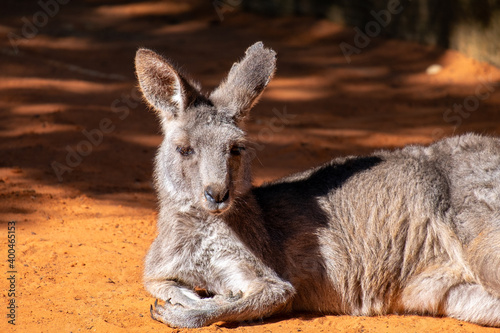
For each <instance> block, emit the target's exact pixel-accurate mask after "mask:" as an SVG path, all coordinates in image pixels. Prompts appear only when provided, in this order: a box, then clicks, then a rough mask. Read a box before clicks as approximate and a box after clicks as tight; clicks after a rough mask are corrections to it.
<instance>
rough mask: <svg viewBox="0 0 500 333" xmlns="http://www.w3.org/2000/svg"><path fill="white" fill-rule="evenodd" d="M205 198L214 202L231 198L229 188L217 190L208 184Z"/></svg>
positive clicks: (221, 201)
mask: <svg viewBox="0 0 500 333" xmlns="http://www.w3.org/2000/svg"><path fill="white" fill-rule="evenodd" d="M205 198H206V199H207V200H208V201H210V202H212V203H218V204H219V203H223V202H224V201H226V200H227V199H229V191H228V190H227V189H224V190H222V191H217V190H215V189H214V188H213V187H212V186H207V187H206V188H205Z"/></svg>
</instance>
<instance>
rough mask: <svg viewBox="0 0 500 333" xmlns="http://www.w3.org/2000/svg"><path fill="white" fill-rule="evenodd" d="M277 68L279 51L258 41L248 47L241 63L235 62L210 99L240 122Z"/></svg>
mask: <svg viewBox="0 0 500 333" xmlns="http://www.w3.org/2000/svg"><path fill="white" fill-rule="evenodd" d="M275 69H276V52H274V51H273V50H271V49H267V48H264V45H263V44H262V42H257V43H255V44H253V45H252V46H250V47H249V48H248V49H247V50H246V52H245V57H244V58H243V59H242V60H241V61H240V62H237V63H234V65H233V67H232V68H231V70H230V71H229V74H228V76H227V78H226V80H224V81H223V82H222V83H221V84H220V85H219V86H218V87H217V88H216V89H215V90H214V91H213V92H212V94H211V95H210V100H211V101H212V102H213V103H214V104H215V105H216V106H218V107H222V108H223V109H224V110H226V111H225V112H229V116H231V117H233V118H234V119H235V120H236V121H237V122H239V121H241V120H242V119H243V118H244V117H245V116H246V115H247V114H248V112H249V111H250V109H251V108H252V107H253V106H254V105H255V103H257V101H258V100H259V97H260V96H261V94H262V92H263V91H264V89H265V88H266V86H267V84H268V83H269V81H271V78H272V77H273V75H274V71H275Z"/></svg>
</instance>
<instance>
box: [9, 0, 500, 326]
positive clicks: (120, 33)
mask: <svg viewBox="0 0 500 333" xmlns="http://www.w3.org/2000/svg"><path fill="white" fill-rule="evenodd" d="M224 3H226V4H227V3H233V4H235V2H231V1H229V2H224ZM217 5H221V3H219V2H212V1H210V2H206V1H203V2H202V1H199V0H190V1H107V0H92V1H83V2H82V1H69V2H67V4H65V5H64V6H62V5H61V6H60V8H59V10H58V12H57V13H56V14H54V15H53V16H50V15H47V17H48V20H47V22H46V24H44V25H43V26H42V25H41V24H40V27H35V28H36V31H31V34H30V35H29V36H24V35H23V29H24V33H25V35H26V31H29V28H27V27H26V26H25V24H26V21H28V22H33V17H34V15H35V14H37V13H38V12H40V11H41V7H40V6H39V4H38V2H36V1H34V2H29V1H8V2H7V3H5V4H4V6H3V8H2V13H1V14H0V15H3V16H2V18H3V19H4V20H3V21H2V24H1V25H0V37H2V38H0V77H1V79H0V199H1V200H0V202H1V203H0V206H1V207H0V221H12V220H15V221H18V225H19V231H18V232H19V234H18V237H19V252H18V253H19V272H20V273H19V274H20V276H22V279H23V280H22V285H21V284H20V286H21V291H22V299H21V300H22V303H21V302H20V305H19V311H20V312H19V313H20V315H19V323H20V326H19V327H20V329H21V331H26V332H31V331H33V332H35V331H39V330H40V327H43V328H44V329H45V330H47V331H51V332H52V331H53V332H58V331H61V329H62V330H63V331H64V330H65V329H66V331H71V330H73V331H76V330H77V329H81V330H96V331H99V332H108V331H116V330H120V331H125V330H126V331H127V332H128V331H130V332H152V331H157V330H161V329H166V328H165V327H164V326H163V325H162V324H160V323H157V322H155V321H153V320H151V319H150V317H149V316H150V315H149V305H150V303H151V302H154V300H151V299H150V297H149V295H148V294H147V293H146V292H145V291H144V289H143V287H142V284H141V280H142V265H143V264H142V260H143V256H144V253H145V251H146V250H147V247H148V246H149V244H150V243H151V241H152V239H153V238H154V236H155V233H156V229H155V223H156V207H157V199H156V195H155V192H154V189H153V185H152V168H153V159H154V157H155V154H156V150H157V147H158V145H159V144H160V143H161V140H162V134H161V130H160V125H159V122H158V119H157V116H156V114H155V113H154V112H153V111H151V110H150V109H149V108H148V107H147V106H146V105H145V103H144V102H143V100H142V98H141V96H140V95H139V93H138V88H137V82H136V77H135V73H134V56H135V53H136V50H137V49H138V48H139V47H146V48H151V49H154V50H156V51H158V52H159V53H161V54H162V55H165V56H166V57H168V58H171V59H172V60H173V61H174V62H175V63H177V64H179V65H180V67H181V68H182V70H185V71H186V72H188V73H191V74H193V78H194V79H195V80H199V81H200V82H201V84H202V85H203V86H204V87H207V89H210V88H213V87H215V86H217V85H218V84H219V82H220V81H221V80H222V79H223V78H224V77H225V76H226V75H227V73H228V71H229V70H230V68H231V66H232V65H233V63H234V62H235V61H237V60H238V59H241V57H242V56H243V54H244V51H245V49H246V48H247V47H248V46H249V45H251V44H253V43H254V42H256V41H259V40H262V41H263V42H264V44H265V45H266V46H268V47H271V48H273V49H274V50H275V51H276V52H277V54H278V56H277V71H276V73H275V77H274V78H273V80H272V81H271V82H270V83H269V86H268V87H267V90H266V91H265V92H264V94H263V96H262V98H261V100H260V101H259V103H258V104H257V105H256V106H255V107H254V109H253V110H252V111H251V113H250V115H249V117H248V119H247V124H246V128H245V130H246V131H247V132H248V136H249V140H250V141H252V146H253V147H254V149H255V151H256V157H255V159H254V160H253V173H254V183H255V184H261V183H262V182H264V181H270V180H272V179H275V178H277V177H280V176H284V175H287V174H290V173H292V172H297V171H300V170H303V169H305V168H309V167H312V166H316V165H319V164H321V163H324V162H327V161H329V160H330V159H332V158H334V157H339V156H345V155H352V154H362V155H365V154H370V153H371V152H373V151H374V150H377V149H383V148H389V149H393V148H396V147H401V146H403V145H406V144H412V143H419V144H428V143H430V142H432V141H433V140H435V139H439V138H441V137H444V136H448V135H451V134H459V133H464V132H467V131H476V132H480V133H484V134H494V133H496V134H498V133H500V122H498V121H497V120H496V119H498V111H499V110H500V70H499V69H498V68H495V67H492V66H489V65H487V64H485V63H481V62H477V61H474V60H471V59H469V58H467V57H465V56H463V55H461V54H460V53H457V52H454V51H449V50H448V51H447V50H443V49H439V48H434V47H430V46H423V45H420V44H418V43H411V42H403V41H400V40H386V39H383V38H378V37H377V38H373V39H372V40H371V41H370V44H369V45H368V46H367V47H365V48H362V49H360V50H359V53H356V54H353V55H352V56H351V57H350V59H347V58H346V56H345V55H344V54H343V53H342V50H341V48H340V46H339V45H340V44H341V43H342V42H349V43H353V40H354V34H355V32H354V30H353V29H352V28H349V27H342V26H340V25H337V24H334V23H331V22H328V21H326V20H318V19H316V18H312V17H292V16H289V17H281V18H275V17H264V16H259V15H256V14H251V13H246V12H242V11H240V10H238V9H236V8H232V7H224V8H222V9H224V10H221V7H217ZM218 10H219V12H218ZM10 12H12V14H9V13H10ZM219 14H221V15H219ZM39 16H40V14H39ZM23 17H24V18H26V19H24V20H23ZM49 17H50V18H49ZM32 24H33V23H32ZM10 33H15V34H16V35H17V36H18V37H19V38H20V39H19V40H17V39H16V40H15V42H16V43H18V44H16V45H13V44H11V42H12V40H9V38H8V35H9V34H10ZM16 47H17V48H18V50H16ZM348 60H349V61H348ZM435 64H437V65H440V66H441V67H436V68H438V69H439V70H436V71H434V72H432V73H433V74H432V75H430V74H428V72H427V69H428V68H429V67H430V66H432V65H435ZM485 80H486V81H485ZM484 82H486V83H484ZM474 98H475V99H474ZM476 99H477V103H476ZM454 105H459V106H462V107H463V109H459V110H457V111H454V110H453V108H454ZM466 107H467V108H469V109H470V110H472V111H468V110H467V108H466ZM450 110H451V111H450ZM464 110H465V111H464ZM450 112H451V113H450ZM2 223H3V222H2ZM3 225H4V224H2V226H3ZM307 320H308V324H307V325H303V321H302V320H299V319H297V318H294V319H290V318H287V319H283V320H281V321H279V322H272V321H269V322H268V321H264V323H259V324H257V325H253V324H252V325H246V326H244V327H243V325H242V327H241V328H236V331H240V330H246V331H249V332H260V331H264V330H267V329H270V330H272V331H273V332H278V333H282V332H288V331H297V330H306V331H307V330H308V329H309V332H316V331H319V330H321V329H325V328H329V327H330V328H331V327H335V328H338V327H342V328H345V329H341V330H345V331H349V330H360V328H359V327H361V330H366V331H367V332H376V331H383V330H386V328H387V327H389V326H391V325H392V326H394V325H393V323H394V322H396V323H397V325H396V326H394V327H396V328H397V329H401V330H410V331H411V330H415V327H424V329H428V327H427V326H426V325H427V324H428V323H429V320H431V319H429V318H414V317H411V316H407V317H397V319H395V318H393V317H374V318H352V317H344V316H339V317H336V316H323V317H314V319H307ZM353 321H354V322H356V323H358V324H359V325H361V324H360V323H362V325H364V326H356V327H354V328H353V326H352V325H351V324H352V323H353ZM62 322H64V323H65V325H67V326H61V323H62ZM310 324H311V325H312V326H310V327H309V325H310ZM441 324H444V325H446V327H447V328H448V331H464V332H465V331H467V330H468V331H477V332H479V331H483V328H481V327H478V326H474V325H471V324H465V323H460V322H458V321H453V320H451V319H450V320H448V319H446V320H445V319H440V320H439V321H436V322H433V325H434V326H432V328H436V327H438V328H441V327H440V326H439V325H441ZM377 325H378V326H377ZM419 325H420V326H419ZM306 326H307V327H306ZM61 327H63V328H61ZM374 327H375V328H374ZM219 330H222V331H227V332H229V331H234V329H230V328H225V327H223V326H220V325H218V324H215V325H212V326H210V327H208V328H203V329H200V330H199V331H200V332H215V331H219ZM484 332H486V330H484Z"/></svg>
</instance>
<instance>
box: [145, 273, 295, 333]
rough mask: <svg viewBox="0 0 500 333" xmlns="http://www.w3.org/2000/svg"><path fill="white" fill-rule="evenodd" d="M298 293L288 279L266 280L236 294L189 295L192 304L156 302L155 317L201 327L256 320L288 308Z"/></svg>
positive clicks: (181, 325) (180, 324)
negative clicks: (194, 298)
mask: <svg viewBox="0 0 500 333" xmlns="http://www.w3.org/2000/svg"><path fill="white" fill-rule="evenodd" d="M171 293H172V294H173V293H176V292H171ZM294 293H295V291H294V288H293V287H292V285H291V284H290V283H288V282H285V281H276V280H271V281H269V280H264V279H262V280H258V281H255V282H253V283H251V284H250V287H249V288H248V290H246V291H241V292H239V293H238V294H236V295H234V294H233V293H228V294H227V295H215V296H214V297H212V298H198V299H197V300H192V299H191V298H189V299H185V300H186V301H187V302H188V303H189V304H186V305H185V304H182V303H180V302H178V301H175V302H172V301H168V299H167V302H166V303H165V305H158V304H155V307H154V308H152V309H151V316H152V317H153V318H154V319H156V320H158V321H161V322H163V323H165V324H168V325H169V326H172V327H201V326H204V325H209V324H211V323H214V322H217V321H243V320H252V319H258V318H262V317H267V316H270V315H271V314H273V313H277V312H280V311H283V310H285V309H286V307H287V305H288V304H289V301H290V300H291V298H292V297H293V295H294ZM193 294H194V293H193ZM195 295H196V294H195Z"/></svg>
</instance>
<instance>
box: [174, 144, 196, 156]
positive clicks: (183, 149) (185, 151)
mask: <svg viewBox="0 0 500 333" xmlns="http://www.w3.org/2000/svg"><path fill="white" fill-rule="evenodd" d="M176 150H177V152H178V153H179V154H181V155H182V156H189V155H193V154H194V149H193V148H191V147H181V146H178V147H177V149H176Z"/></svg>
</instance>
